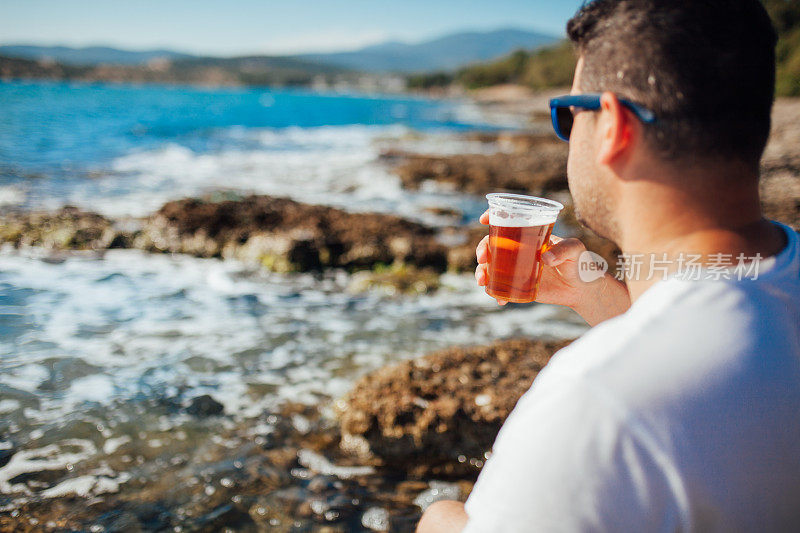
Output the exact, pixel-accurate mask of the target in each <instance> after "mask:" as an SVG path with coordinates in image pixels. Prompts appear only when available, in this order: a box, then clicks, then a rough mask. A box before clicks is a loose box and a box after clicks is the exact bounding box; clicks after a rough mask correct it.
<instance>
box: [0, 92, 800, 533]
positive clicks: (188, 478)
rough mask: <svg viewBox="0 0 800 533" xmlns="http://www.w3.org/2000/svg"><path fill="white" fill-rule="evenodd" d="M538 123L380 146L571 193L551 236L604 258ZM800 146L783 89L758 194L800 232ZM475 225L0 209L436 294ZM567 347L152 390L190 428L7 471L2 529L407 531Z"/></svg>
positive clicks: (526, 345)
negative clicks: (280, 400)
mask: <svg viewBox="0 0 800 533" xmlns="http://www.w3.org/2000/svg"><path fill="white" fill-rule="evenodd" d="M491 105H493V106H497V105H500V104H498V102H496V101H494V100H493V101H492V102H491ZM502 105H504V109H507V110H509V109H510V110H513V105H510V104H507V103H506V104H502ZM540 119H541V117H538V118H537V117H533V120H540ZM532 131H534V132H533V133H514V134H508V133H499V134H498V133H486V134H480V135H476V134H471V137H468V139H470V140H477V141H479V142H482V143H487V144H491V145H494V146H496V147H497V151H496V152H495V153H490V154H466V155H465V154H461V155H451V156H429V155H422V154H413V153H405V152H399V151H386V152H384V153H383V155H382V159H383V161H384V162H385V163H386V164H387V165H389V166H390V167H391V168H392V169H393V172H395V173H396V174H397V175H398V177H399V179H400V181H401V183H402V184H403V186H404V187H406V188H408V189H416V188H420V187H425V186H427V185H426V182H432V183H434V184H435V185H436V186H440V187H444V188H448V187H449V188H454V189H458V190H461V191H467V192H470V193H473V194H484V193H486V192H489V191H493V190H497V189H506V190H511V191H519V192H529V193H533V194H543V195H547V196H552V197H555V198H557V199H559V200H561V201H563V202H564V203H565V205H566V209H565V211H564V212H563V214H562V216H561V218H560V229H561V233H562V235H565V236H576V237H578V238H580V239H582V240H583V241H584V242H585V243H586V244H587V246H588V247H589V248H590V249H592V250H594V251H597V252H598V253H601V255H603V256H604V257H606V259H608V260H609V263H610V264H611V268H612V269H613V268H614V266H613V265H614V262H615V260H616V255H617V253H618V250H617V249H616V247H615V245H614V244H613V243H610V242H608V241H606V240H604V239H602V238H600V237H598V236H596V235H594V234H593V233H591V232H590V231H589V230H587V229H585V228H582V227H581V226H580V225H579V224H578V222H577V220H576V219H575V216H574V211H573V209H572V205H571V200H570V197H569V194H568V191H567V188H566V180H565V178H564V176H565V171H566V153H567V152H566V150H567V145H566V144H564V143H559V142H557V141H554V140H553V138H552V136H549V135H548V136H543V135H540V134H538V133H536V132H535V131H536V128H532ZM798 143H800V101H795V100H779V101H778V102H777V104H776V111H775V116H774V124H773V136H772V137H771V139H770V144H769V146H768V148H767V152H766V154H765V158H764V161H763V167H762V171H763V179H762V182H761V190H762V200H763V203H764V208H765V213H766V215H767V216H768V217H770V218H774V219H775V220H779V221H781V222H784V223H786V224H788V225H790V226H792V227H794V228H795V229H796V230H800V156H798V153H800V152H798V150H797V146H800V144H798ZM486 233H487V230H486V227H485V226H476V225H472V226H452V227H443V228H433V227H429V226H425V225H422V224H418V223H416V222H412V221H410V220H406V219H402V218H400V217H397V216H393V215H385V214H378V213H349V212H346V211H343V210H340V209H336V208H332V207H327V206H319V205H308V204H302V203H299V202H296V201H293V200H290V199H286V198H275V197H269V196H237V195H230V194H222V193H220V194H216V195H212V196H209V197H205V198H186V199H182V200H176V201H172V202H169V203H167V204H165V205H164V206H162V207H161V208H160V209H159V210H158V211H157V212H155V213H153V214H152V215H151V216H149V217H146V218H141V219H116V220H112V219H110V218H107V217H104V216H102V215H99V214H97V213H90V212H85V211H81V210H79V209H77V208H74V207H65V208H62V209H60V210H58V211H55V212H49V213H39V212H35V213H34V212H22V211H5V212H0V244H3V245H4V246H7V247H11V248H15V249H25V248H31V247H34V248H37V249H44V250H45V251H46V253H47V254H49V256H50V258H51V259H54V260H56V259H58V258H59V257H60V255H62V254H69V253H88V254H98V255H102V254H103V253H104V252H105V251H106V250H110V249H117V248H130V249H139V250H143V251H146V252H149V253H159V254H162V253H179V254H188V255H192V256H195V257H201V258H222V259H236V260H240V261H243V262H246V263H249V264H253V265H257V266H259V267H261V268H266V269H269V270H273V271H277V272H322V271H325V270H328V269H341V270H344V271H347V272H349V273H351V274H352V276H351V278H352V283H351V286H352V287H354V288H355V290H370V289H373V288H375V287H382V288H385V287H391V288H392V290H394V291H396V292H399V293H408V292H411V293H429V292H432V291H434V290H436V288H437V286H438V279H439V276H440V275H441V274H443V273H445V272H470V271H471V270H472V269H473V268H474V266H475V257H474V249H475V245H476V244H477V242H478V240H480V239H481V238H482V237H483V236H484V235H485V234H486ZM565 344H566V342H547V341H543V340H537V339H508V340H503V341H499V342H496V343H493V344H490V345H484V346H472V347H454V348H450V349H446V350H441V351H437V352H434V353H431V354H428V355H422V356H420V357H418V358H417V359H413V360H408V361H403V362H399V363H396V364H393V365H390V366H387V367H385V368H381V369H378V370H376V371H374V372H372V373H369V374H367V375H365V376H363V377H362V378H361V379H360V380H359V381H358V382H356V383H355V384H354V386H353V387H352V389H351V391H350V392H349V393H348V394H347V395H346V396H345V397H342V398H339V399H337V400H335V401H333V402H332V405H328V404H327V403H325V404H321V405H316V406H308V405H297V404H285V405H284V406H283V407H281V408H280V409H276V410H274V411H271V412H265V413H262V414H261V415H260V416H258V417H257V418H250V419H244V420H242V419H238V418H235V417H233V416H231V414H229V413H225V412H224V410H223V408H222V405H221V404H219V403H218V402H217V401H216V400H215V399H214V398H213V397H212V396H201V397H199V398H195V399H194V400H192V402H191V403H190V404H188V405H183V404H181V403H180V402H179V401H178V400H176V399H174V398H152V399H148V400H146V403H145V404H143V406H142V409H143V411H146V412H148V413H153V415H154V416H157V415H160V414H164V415H167V414H175V413H179V414H180V415H181V416H186V417H192V419H193V420H195V421H196V422H197V424H198V426H197V428H196V429H195V431H196V434H190V435H184V436H183V438H182V439H177V440H175V441H174V446H173V449H171V450H170V454H171V456H167V455H163V456H162V455H161V452H160V451H159V448H158V447H157V446H152V443H153V442H158V441H159V440H160V439H161V438H165V439H166V438H172V437H173V435H171V434H169V429H165V430H163V434H161V433H159V432H153V433H148V434H146V435H143V434H141V433H139V434H138V435H139V436H138V437H137V438H129V439H127V440H119V441H116V442H115V444H114V446H107V442H104V441H103V439H100V438H99V437H98V440H97V441H96V442H92V443H91V445H92V446H93V447H95V448H96V449H97V450H103V451H104V453H103V454H98V456H97V457H94V458H91V459H88V460H76V461H75V462H74V463H70V464H69V468H68V467H67V465H66V464H64V465H61V466H55V467H54V468H43V469H42V470H41V471H39V472H25V473H20V474H18V475H15V476H12V477H11V478H9V479H2V480H0V482H4V483H9V484H10V486H14V487H17V488H19V489H22V488H24V489H26V490H28V491H29V492H30V493H31V494H29V495H26V496H20V495H19V494H16V495H15V496H8V497H4V498H3V499H0V531H41V530H48V531H60V530H79V531H83V530H92V531H94V530H96V531H143V530H166V529H174V528H180V530H181V531H220V530H222V529H224V528H232V529H235V530H238V531H327V532H337V531H353V530H371V531H413V529H414V526H415V523H416V521H417V519H418V518H419V516H420V513H421V511H422V509H424V507H425V506H426V505H428V504H429V503H430V502H432V501H434V500H435V499H437V498H448V499H460V500H464V499H466V497H467V496H468V494H469V491H470V490H471V487H472V483H473V482H474V480H475V478H476V477H477V474H478V472H479V471H480V468H481V467H482V465H483V463H484V461H485V460H486V458H487V457H488V452H489V451H490V448H491V445H492V442H493V440H494V437H495V435H496V433H497V431H498V430H499V428H500V426H501V425H502V422H503V421H504V420H505V418H506V416H508V414H509V412H510V411H511V409H512V408H513V406H514V404H515V403H516V401H517V399H518V398H519V396H520V395H521V394H523V393H524V391H525V390H526V389H527V388H528V387H529V386H530V384H531V382H532V381H533V379H534V378H535V377H536V375H537V374H538V372H539V371H540V370H541V369H542V368H543V367H544V366H545V365H546V364H547V362H548V361H549V359H550V357H551V356H552V355H553V353H554V352H555V351H557V350H558V349H559V348H560V347H562V346H563V345H565ZM132 431H133V430H132ZM4 441H5V439H2V438H0V442H4ZM148 443H149V444H148ZM198 443H199V444H198ZM34 446H35V443H34ZM42 449H44V448H42ZM28 452H30V450H27V449H26V450H21V449H19V448H17V447H16V445H15V444H14V443H11V444H10V445H9V446H8V447H6V448H3V449H0V467H4V466H7V465H12V466H14V465H16V464H17V462H19V461H23V460H28V459H30V458H28V459H26V457H27V456H26V453H28ZM42 453H43V454H44V452H42ZM71 453H72V454H73V456H75V457H80V454H79V453H77V452H75V451H73V452H71ZM45 455H46V454H45ZM112 472H125V473H126V475H127V477H125V478H123V477H122V476H121V475H120V476H114V475H113V474H112ZM20 493H24V491H20ZM93 527H94V528H95V529H90V528H93Z"/></svg>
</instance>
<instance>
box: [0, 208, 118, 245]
mask: <svg viewBox="0 0 800 533" xmlns="http://www.w3.org/2000/svg"><path fill="white" fill-rule="evenodd" d="M114 236H115V235H114V234H113V229H112V222H111V221H110V220H108V219H107V218H105V217H104V216H102V215H98V214H97V213H88V212H85V211H81V210H80V209H78V208H76V207H70V206H67V207H62V208H61V209H59V210H58V211H56V212H54V213H39V212H34V213H28V212H10V213H5V214H3V215H2V216H0V242H7V243H11V244H12V245H14V247H16V248H20V247H25V246H42V247H44V248H48V249H52V250H68V249H69V250H96V249H104V248H107V247H108V244H109V243H110V242H111V241H112V240H113V239H114Z"/></svg>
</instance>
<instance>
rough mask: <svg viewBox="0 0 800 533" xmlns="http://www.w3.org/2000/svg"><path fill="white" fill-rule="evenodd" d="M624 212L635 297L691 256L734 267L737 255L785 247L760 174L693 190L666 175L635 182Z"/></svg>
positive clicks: (622, 225)
mask: <svg viewBox="0 0 800 533" xmlns="http://www.w3.org/2000/svg"><path fill="white" fill-rule="evenodd" d="M688 179H692V178H691V177H688ZM619 216H620V218H619V219H618V227H619V228H622V235H621V236H620V238H619V244H620V247H621V248H622V251H623V253H624V254H626V257H627V259H628V261H629V265H628V267H629V270H628V275H629V278H628V280H627V284H628V290H629V293H630V296H631V301H636V299H637V298H638V297H639V296H641V295H642V294H643V293H644V292H645V291H646V290H647V289H648V288H649V287H651V286H652V285H653V284H655V283H656V282H657V281H659V280H661V279H663V278H664V275H665V274H666V273H667V272H675V271H677V270H678V269H679V268H680V265H681V262H682V261H685V260H686V258H687V257H695V258H697V256H700V257H699V260H698V262H699V263H700V264H702V265H706V266H707V265H709V264H710V263H712V262H713V263H716V264H719V263H720V260H722V262H727V261H728V260H729V261H730V264H731V266H733V265H735V264H736V262H737V257H738V258H741V257H744V258H751V257H758V256H760V257H762V258H765V257H769V256H772V255H775V254H777V253H778V252H779V251H780V250H781V249H782V248H783V247H784V246H785V235H783V232H782V231H781V230H780V228H778V227H776V226H775V225H774V224H771V223H770V222H768V221H767V220H765V219H764V218H763V217H762V216H761V211H760V205H759V198H758V183H757V180H755V179H749V180H748V179H745V180H741V179H732V180H731V181H730V182H729V183H727V184H723V183H720V187H719V188H714V187H710V188H709V187H707V188H706V190H705V191H704V190H701V189H700V188H695V189H694V190H691V191H687V190H686V189H685V188H682V187H681V188H679V187H675V186H671V185H669V181H663V180H655V181H651V180H647V181H645V180H641V181H633V182H631V183H629V184H628V185H627V190H626V194H625V198H624V199H623V201H622V202H621V204H620V209H619ZM712 258H713V259H714V261H711V259H712ZM665 259H666V261H665ZM637 261H639V264H638V267H637V263H636V262H637Z"/></svg>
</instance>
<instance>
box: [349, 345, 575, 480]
mask: <svg viewBox="0 0 800 533" xmlns="http://www.w3.org/2000/svg"><path fill="white" fill-rule="evenodd" d="M566 344H568V342H557V343H553V342H543V341H534V340H527V339H513V340H506V341H500V342H496V343H494V344H491V345H489V346H473V347H468V348H462V347H456V348H449V349H446V350H442V351H439V352H435V353H432V354H430V355H427V356H425V357H421V358H419V359H414V360H411V361H405V362H403V363H400V364H398V365H394V366H389V367H384V368H381V369H379V370H377V371H376V372H373V373H371V374H369V375H367V376H364V377H363V378H362V379H361V380H360V381H359V382H358V383H357V384H356V385H355V387H354V388H353V390H352V391H351V392H350V394H348V395H347V396H346V397H345V398H344V399H343V400H342V401H341V402H339V407H340V420H341V428H342V446H343V447H344V448H345V449H347V450H348V451H351V452H357V453H360V454H361V455H362V456H365V457H368V456H370V455H371V456H373V457H376V458H378V460H379V462H380V464H383V465H384V466H385V467H388V468H390V469H397V470H403V471H406V472H408V474H409V475H411V476H430V475H435V476H463V475H470V474H476V473H477V471H478V470H479V469H480V467H481V466H482V465H483V461H484V459H485V455H484V454H485V452H487V451H488V450H489V449H490V448H491V446H492V443H493V442H494V439H495V436H496V435H497V432H498V431H499V430H500V426H501V425H502V424H503V421H504V420H505V419H506V417H507V416H508V414H509V413H510V412H511V409H512V408H513V407H514V405H515V404H516V402H517V400H518V399H519V397H520V396H521V395H522V394H523V393H524V392H525V391H526V390H527V389H528V388H529V387H530V385H531V383H532V382H533V379H534V378H535V377H536V375H537V374H538V373H539V371H540V370H541V369H542V368H543V367H544V366H545V365H546V364H547V362H548V361H549V360H550V357H551V356H552V355H553V353H554V352H555V351H556V350H558V349H560V348H561V347H563V346H565V345H566Z"/></svg>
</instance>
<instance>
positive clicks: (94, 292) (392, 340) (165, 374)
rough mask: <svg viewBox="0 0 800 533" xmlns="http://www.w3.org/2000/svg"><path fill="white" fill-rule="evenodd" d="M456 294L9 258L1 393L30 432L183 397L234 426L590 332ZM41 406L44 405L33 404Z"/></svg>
mask: <svg viewBox="0 0 800 533" xmlns="http://www.w3.org/2000/svg"><path fill="white" fill-rule="evenodd" d="M442 281H443V289H441V290H440V291H439V292H437V293H436V294H433V295H428V296H418V297H403V298H388V297H386V296H384V295H381V294H379V293H377V292H376V293H366V294H351V293H348V292H347V291H346V286H347V284H348V276H347V275H346V274H344V273H341V272H339V273H334V274H331V275H329V276H327V277H325V278H323V279H319V278H315V277H314V276H312V275H305V274H297V275H278V274H271V273H264V272H254V271H251V270H249V269H248V268H247V267H246V266H244V265H241V264H239V263H236V262H233V261H218V260H213V259H208V260H203V259H195V258H190V257H182V256H174V257H171V256H152V255H147V254H143V253H139V252H137V251H130V250H117V251H111V252H109V253H108V254H106V256H105V257H104V258H103V259H99V260H98V259H94V260H93V259H88V258H81V257H72V258H68V259H66V260H65V261H64V262H62V263H60V264H52V263H50V262H45V261H42V260H40V259H37V258H35V257H26V256H24V255H19V254H9V253H4V254H2V255H0V298H1V299H3V300H4V301H7V302H11V301H12V300H13V304H12V305H7V307H13V308H15V309H14V312H15V313H16V315H17V316H18V318H19V326H18V327H6V328H5V329H4V331H3V334H2V335H0V352H3V353H7V354H11V355H10V356H8V357H4V358H3V359H1V360H0V370H2V372H0V387H6V388H10V390H14V391H17V396H16V397H15V396H13V395H10V396H7V397H8V399H9V400H12V399H14V398H18V402H20V403H21V404H22V405H23V406H24V408H23V409H17V410H16V412H15V417H16V418H18V420H19V422H20V423H22V424H31V423H36V424H38V423H44V422H47V421H52V420H58V419H60V418H61V417H66V416H69V415H70V414H71V413H75V412H80V411H81V410H85V409H86V407H87V406H91V405H114V404H115V403H119V402H126V401H133V400H135V399H136V398H138V397H142V396H144V397H153V396H164V395H167V396H169V395H171V394H173V395H174V394H179V396H180V399H181V401H186V400H188V399H191V398H192V397H195V396H197V395H201V394H212V395H213V396H214V397H215V398H216V399H217V400H218V401H220V402H221V403H222V404H223V405H224V407H225V411H226V412H227V413H230V414H234V415H236V414H238V415H242V416H249V415H255V414H258V413H260V412H261V411H262V410H263V409H264V408H266V407H269V406H274V405H275V404H276V403H280V402H281V401H284V400H293V401H300V402H306V403H309V402H310V403H314V402H316V401H317V400H318V399H319V398H320V397H335V396H337V395H339V394H343V393H344V392H346V390H347V388H348V387H349V386H350V384H351V383H352V380H353V379H354V378H355V377H357V376H358V375H360V374H361V373H363V372H365V371H368V370H371V369H374V368H377V367H379V366H380V365H382V364H384V363H385V362H386V361H388V360H396V359H402V358H406V357H411V356H414V355H419V354H421V353H424V352H426V351H429V350H432V349H437V348H442V347H446V346H449V345H453V344H464V343H482V342H488V341H490V340H492V339H495V338H499V337H506V336H509V335H526V334H527V335H541V334H545V335H550V336H554V337H569V336H574V335H577V334H579V333H580V332H582V331H583V329H585V326H582V325H580V324H579V323H578V322H576V321H575V320H574V318H571V317H570V316H569V315H568V314H565V313H564V312H562V311H560V310H559V309H557V308H554V307H550V306H534V307H533V308H530V309H508V310H505V309H504V310H500V309H498V308H497V306H496V305H494V304H493V301H492V300H491V299H490V298H489V297H488V296H486V295H485V294H484V293H483V291H481V290H480V289H478V288H477V287H475V286H474V280H472V279H471V277H470V276H456V275H446V276H444V277H443V279H442ZM10 292H14V293H15V294H16V297H15V298H12V295H11V294H10ZM23 344H24V345H25V346H26V350H25V352H24V356H23V355H22V354H20V352H19V349H18V347H19V346H21V345H23ZM15 353H16V354H17V355H13V354H15ZM56 362H58V363H57V364H56ZM266 390H269V391H270V392H269V394H265V393H264V392H263V391H266ZM177 391H182V392H180V393H178V392H177ZM30 396H34V397H35V398H36V399H37V402H34V403H25V402H26V398H30ZM4 407H11V405H10V404H8V405H4Z"/></svg>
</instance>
